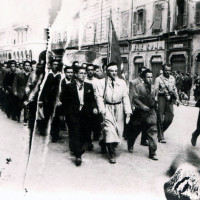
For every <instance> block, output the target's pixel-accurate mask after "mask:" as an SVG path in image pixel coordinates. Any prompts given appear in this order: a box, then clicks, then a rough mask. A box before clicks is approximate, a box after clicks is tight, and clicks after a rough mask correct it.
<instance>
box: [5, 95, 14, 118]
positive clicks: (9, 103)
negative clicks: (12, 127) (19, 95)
mask: <svg viewBox="0 0 200 200" xmlns="http://www.w3.org/2000/svg"><path fill="white" fill-rule="evenodd" d="M5 100H6V103H5V105H6V106H5V107H6V109H5V111H6V114H7V117H8V118H10V117H12V119H16V105H15V102H16V97H15V96H14V95H13V94H12V93H9V94H6V99H5Z"/></svg>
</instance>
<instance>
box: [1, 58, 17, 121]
mask: <svg viewBox="0 0 200 200" xmlns="http://www.w3.org/2000/svg"><path fill="white" fill-rule="evenodd" d="M9 67H10V70H9V71H7V72H6V74H5V77H4V80H3V87H4V91H5V94H6V98H5V104H6V105H5V112H6V114H7V117H8V118H10V117H12V119H13V120H16V115H15V112H14V110H15V109H16V107H15V103H14V102H15V101H14V94H13V90H12V86H13V81H14V78H15V76H16V62H15V61H14V60H11V61H10V63H9Z"/></svg>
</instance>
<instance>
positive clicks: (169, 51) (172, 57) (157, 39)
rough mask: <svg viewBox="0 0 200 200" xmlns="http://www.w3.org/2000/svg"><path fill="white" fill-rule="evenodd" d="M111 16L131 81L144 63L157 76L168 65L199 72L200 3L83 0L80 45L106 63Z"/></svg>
mask: <svg viewBox="0 0 200 200" xmlns="http://www.w3.org/2000/svg"><path fill="white" fill-rule="evenodd" d="M110 16H111V17H112V21H113V24H114V27H115V30H116V33H117V36H118V40H119V46H120V51H121V57H122V60H123V63H124V66H125V68H126V71H127V74H128V78H129V80H131V79H133V78H135V77H136V76H137V70H138V67H139V66H143V65H144V66H146V67H148V68H150V69H151V70H152V71H153V74H154V77H156V75H157V74H159V73H160V70H161V69H162V64H164V63H169V64H171V65H172V67H173V69H174V70H175V71H180V72H183V73H185V72H191V74H192V75H193V74H194V73H195V72H199V73H200V43H199V41H200V32H199V31H200V1H191V0H155V1H147V0H116V1H112V0H83V1H82V6H81V10H80V19H79V20H80V22H79V35H78V36H76V37H77V41H79V42H78V43H79V48H80V47H81V49H87V50H94V51H97V52H100V53H101V55H102V57H103V62H107V47H108V33H109V18H110ZM72 47H73V45H70V48H72ZM74 47H75V45H74Z"/></svg>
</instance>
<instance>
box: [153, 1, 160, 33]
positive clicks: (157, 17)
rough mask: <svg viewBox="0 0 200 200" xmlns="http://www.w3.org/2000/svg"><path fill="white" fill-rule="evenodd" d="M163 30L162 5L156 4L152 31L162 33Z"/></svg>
mask: <svg viewBox="0 0 200 200" xmlns="http://www.w3.org/2000/svg"><path fill="white" fill-rule="evenodd" d="M161 29H162V8H161V6H160V4H155V6H154V17H153V26H152V30H153V31H154V32H156V31H161Z"/></svg>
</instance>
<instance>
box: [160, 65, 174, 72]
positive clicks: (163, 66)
mask: <svg viewBox="0 0 200 200" xmlns="http://www.w3.org/2000/svg"><path fill="white" fill-rule="evenodd" d="M165 67H170V68H171V69H172V66H171V65H170V64H164V65H162V70H163V71H164V70H165Z"/></svg>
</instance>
